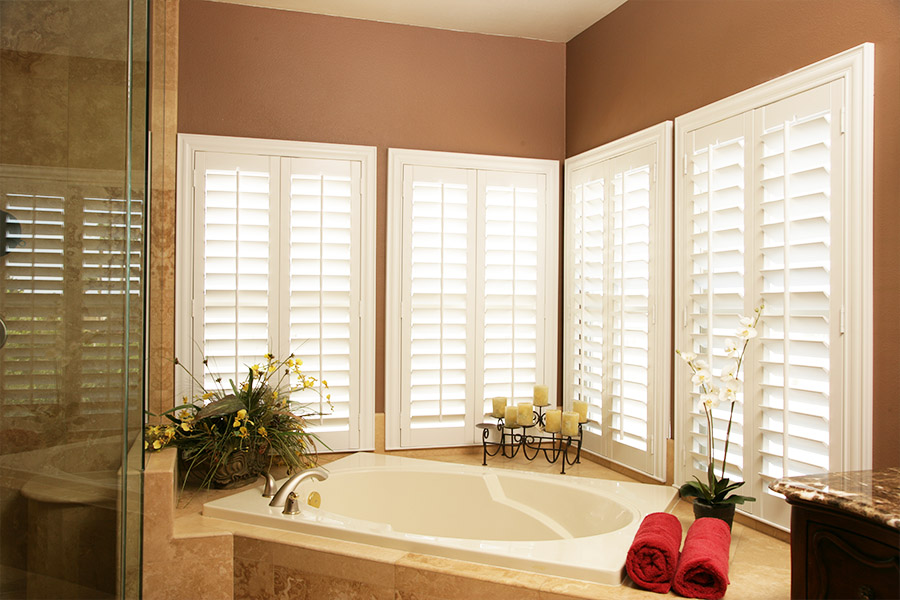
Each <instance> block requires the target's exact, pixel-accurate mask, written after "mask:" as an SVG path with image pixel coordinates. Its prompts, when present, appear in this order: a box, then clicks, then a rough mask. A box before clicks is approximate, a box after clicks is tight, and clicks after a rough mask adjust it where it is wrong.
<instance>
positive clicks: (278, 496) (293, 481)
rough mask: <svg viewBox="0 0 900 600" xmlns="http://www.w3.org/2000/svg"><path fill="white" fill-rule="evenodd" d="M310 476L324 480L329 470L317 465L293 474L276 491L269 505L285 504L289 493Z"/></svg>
mask: <svg viewBox="0 0 900 600" xmlns="http://www.w3.org/2000/svg"><path fill="white" fill-rule="evenodd" d="M310 478H311V479H317V480H319V481H324V480H325V479H328V471H325V470H324V469H320V468H318V467H317V468H315V469H307V470H305V471H300V472H299V473H295V474H293V475H291V477H290V479H288V480H287V481H285V482H284V484H283V485H282V486H281V488H279V490H278V491H277V492H276V493H275V496H274V497H273V498H272V501H271V502H269V506H284V503H285V501H286V500H287V497H288V495H289V494H290V493H291V492H293V491H294V490H295V489H297V486H299V485H300V483H301V482H303V481H305V480H307V479H310Z"/></svg>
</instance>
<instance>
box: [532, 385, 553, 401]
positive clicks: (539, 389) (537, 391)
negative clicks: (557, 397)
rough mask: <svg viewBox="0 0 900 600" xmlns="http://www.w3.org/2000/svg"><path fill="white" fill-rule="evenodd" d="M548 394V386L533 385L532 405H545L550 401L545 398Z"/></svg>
mask: <svg viewBox="0 0 900 600" xmlns="http://www.w3.org/2000/svg"><path fill="white" fill-rule="evenodd" d="M549 395H550V388H548V387H547V386H546V385H536V386H534V405H535V406H547V405H548V404H550V402H549V401H548V400H547V398H548V396H549Z"/></svg>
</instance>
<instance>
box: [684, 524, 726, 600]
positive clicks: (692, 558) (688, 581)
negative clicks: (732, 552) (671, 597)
mask: <svg viewBox="0 0 900 600" xmlns="http://www.w3.org/2000/svg"><path fill="white" fill-rule="evenodd" d="M730 547H731V529H729V528H728V523H726V522H725V521H722V520H721V519H710V518H704V519H697V520H696V521H694V524H693V525H691V528H690V529H688V532H687V537H685V539H684V548H683V549H682V551H681V559H680V560H679V561H678V568H677V569H676V570H675V580H674V581H672V587H673V588H675V591H676V592H678V593H679V594H681V595H682V596H687V597H688V598H705V599H706V600H718V599H719V598H721V597H722V596H724V595H725V591H726V590H727V589H728V584H729V583H730V582H729V581H728V550H729V548H730Z"/></svg>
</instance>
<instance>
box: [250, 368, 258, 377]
mask: <svg viewBox="0 0 900 600" xmlns="http://www.w3.org/2000/svg"><path fill="white" fill-rule="evenodd" d="M250 370H251V371H253V376H254V377H259V365H253V366H252V367H250Z"/></svg>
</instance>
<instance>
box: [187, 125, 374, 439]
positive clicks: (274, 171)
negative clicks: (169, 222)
mask: <svg viewBox="0 0 900 600" xmlns="http://www.w3.org/2000/svg"><path fill="white" fill-rule="evenodd" d="M179 143H180V156H181V163H180V171H179V191H180V194H179V198H178V202H177V211H178V214H177V223H178V242H177V246H176V248H177V258H176V260H177V264H178V269H179V271H178V276H177V289H176V298H177V301H176V353H177V356H178V357H179V359H180V360H182V361H183V362H184V363H185V366H187V367H188V369H190V371H191V372H192V373H195V374H198V373H200V372H201V371H202V370H203V369H202V367H203V365H202V360H203V359H204V358H208V359H209V365H210V368H209V370H207V371H206V372H205V375H204V377H205V380H206V382H207V383H208V384H211V378H212V377H213V376H220V377H222V379H223V381H227V380H228V379H234V380H235V381H236V382H237V381H241V380H243V379H244V377H246V371H247V367H248V366H249V365H253V364H255V363H258V362H259V361H260V360H261V359H262V356H263V355H264V354H265V353H266V352H269V351H272V352H273V353H274V354H275V355H276V357H286V356H288V355H289V354H291V353H293V354H295V355H296V356H297V357H299V358H301V359H302V360H303V370H304V372H305V373H307V374H308V375H312V376H314V377H316V378H317V379H320V380H326V381H327V382H328V386H329V394H330V396H331V405H332V406H329V405H328V403H327V401H326V399H325V398H320V397H319V396H318V395H315V394H312V393H310V392H305V393H304V392H299V393H298V394H297V398H296V400H297V401H298V402H301V403H303V404H306V405H309V406H310V408H311V409H312V412H317V413H320V415H319V416H315V417H310V418H308V419H307V421H308V423H309V424H310V426H311V430H312V431H314V432H315V433H316V434H317V435H318V436H319V437H320V438H321V439H322V440H323V441H324V442H325V444H327V445H328V447H329V448H330V449H331V450H356V449H369V448H372V447H374V402H373V400H374V395H373V392H374V356H373V354H372V352H371V348H374V303H375V292H374V271H375V265H374V255H375V250H374V243H375V231H374V227H375V192H374V182H375V149H374V148H368V147H360V146H342V145H335V144H309V143H301V142H283V141H274V140H256V139H246V138H223V137H217V136H199V135H181V136H179ZM178 376H179V380H177V381H176V391H177V394H178V397H179V398H180V397H181V396H184V395H189V394H190V393H191V392H192V391H193V390H192V387H191V382H190V381H189V379H188V378H187V376H186V374H184V373H183V372H182V373H179V374H178Z"/></svg>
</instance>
